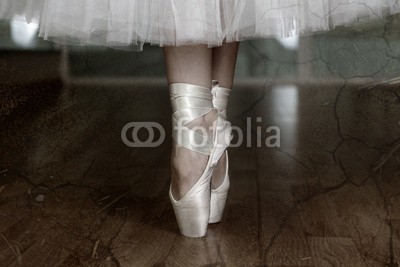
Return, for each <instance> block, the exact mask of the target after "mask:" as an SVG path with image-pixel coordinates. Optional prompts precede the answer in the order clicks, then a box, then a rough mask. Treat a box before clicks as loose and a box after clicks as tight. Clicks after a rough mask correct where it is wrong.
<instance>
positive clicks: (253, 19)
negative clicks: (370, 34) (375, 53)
mask: <svg viewBox="0 0 400 267" xmlns="http://www.w3.org/2000/svg"><path fill="white" fill-rule="evenodd" d="M399 1H400V0H0V19H21V20H26V21H27V22H36V23H38V24H39V25H40V28H39V36H40V37H42V38H44V39H46V40H53V41H56V42H60V43H68V44H78V45H86V44H88V45H102V46H114V47H115V46H136V47H139V49H141V48H142V47H143V44H144V43H150V44H155V45H159V46H166V45H187V44H207V45H208V46H209V47H214V46H219V45H221V44H222V42H223V41H224V40H226V41H227V42H232V41H241V40H246V39H254V38H264V37H270V36H279V37H283V36H289V35H291V34H303V33H310V32H315V31H326V30H329V29H332V28H334V27H335V26H338V25H349V24H353V23H356V22H359V21H365V20H370V19H378V20H379V19H382V18H383V17H384V16H386V15H389V14H393V13H398V12H400V3H399Z"/></svg>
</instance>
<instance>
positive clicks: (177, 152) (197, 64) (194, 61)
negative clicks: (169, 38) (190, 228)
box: [164, 45, 216, 200]
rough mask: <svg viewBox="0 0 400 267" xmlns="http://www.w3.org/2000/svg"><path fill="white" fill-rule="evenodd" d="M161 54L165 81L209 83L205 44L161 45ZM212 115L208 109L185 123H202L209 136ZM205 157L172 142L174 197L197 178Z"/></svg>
mask: <svg viewBox="0 0 400 267" xmlns="http://www.w3.org/2000/svg"><path fill="white" fill-rule="evenodd" d="M164 57H165V64H166V68H167V79H168V84H171V83H190V84H195V85H199V86H203V87H208V88H210V87H211V71H212V50H211V49H209V48H207V46H205V45H196V46H179V47H173V46H171V47H165V48H164ZM210 90H211V88H210ZM215 119H216V112H215V111H212V112H209V113H207V114H206V115H204V116H203V117H201V118H198V119H196V120H194V121H193V122H191V123H190V124H189V125H187V127H189V128H191V127H195V126H202V127H205V128H206V129H208V130H209V131H210V132H209V136H210V134H211V132H212V125H213V122H214V121H215ZM207 161H208V156H206V155H203V154H200V153H197V152H194V151H190V150H188V149H186V148H184V147H180V146H177V145H176V144H175V143H174V144H173V148H172V155H171V169H172V175H171V190H172V194H173V195H174V197H175V198H176V199H177V200H178V199H180V198H182V197H183V196H184V195H185V194H186V193H187V192H188V191H189V189H190V188H192V187H193V185H194V184H195V183H196V182H197V180H198V179H199V178H200V176H201V175H202V174H203V172H204V169H205V168H206V165H207Z"/></svg>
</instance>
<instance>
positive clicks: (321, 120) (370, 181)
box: [0, 81, 400, 266]
mask: <svg viewBox="0 0 400 267" xmlns="http://www.w3.org/2000/svg"><path fill="white" fill-rule="evenodd" d="M10 88H11V87H10ZM13 92H14V93H13V95H12V96H11V97H10V98H8V99H7V100H5V99H4V98H3V99H2V101H3V104H2V109H1V111H2V114H1V115H2V116H1V120H0V121H1V125H2V127H1V133H0V136H1V139H0V150H1V155H0V160H1V161H0V164H1V165H0V175H1V180H0V233H1V238H0V262H2V265H3V266H8V265H19V263H23V264H25V265H30V266H42V265H49V266H56V265H58V264H62V265H65V266H75V265H91V266H132V265H146V266H150V265H164V264H167V265H182V266H186V265H191V264H193V265H214V264H215V265H216V264H221V265H228V266H230V265H250V264H254V265H264V264H266V265H276V266H281V265H290V266H298V265H299V266H385V264H388V266H397V262H398V261H399V259H400V179H399V178H400V151H399V147H400V127H399V126H400V124H399V123H400V122H399V120H400V117H399V114H400V97H399V95H400V91H399V88H396V87H380V88H372V89H368V90H367V89H365V90H360V89H358V88H355V87H350V86H347V85H346V84H338V85H335V86H326V87H319V88H317V87H312V86H295V85H277V86H269V87H267V88H263V87H259V88H254V87H253V88H236V90H235V91H234V93H233V95H232V99H231V102H230V106H229V117H230V118H231V120H232V123H233V125H235V126H238V127H239V128H240V129H243V132H244V134H245V135H244V138H245V141H244V143H243V144H242V145H241V146H238V147H231V148H230V159H231V170H230V172H231V177H232V178H231V179H232V181H231V191H230V195H229V199H228V203H227V208H226V212H225V214H224V217H223V221H222V222H221V223H219V224H216V225H211V226H210V227H209V231H208V234H207V237H205V238H201V239H188V238H184V237H182V236H180V235H179V234H178V228H177V224H176V222H175V218H174V214H173V211H172V207H171V205H170V203H169V200H168V196H167V189H168V185H169V157H170V155H169V150H170V146H171V142H170V137H171V136H170V131H171V127H170V118H169V114H170V111H171V110H170V107H169V102H168V92H167V90H166V88H150V89H146V90H142V89H141V88H138V87H134V86H131V87H129V86H118V85H115V86H107V87H106V86H102V85H98V86H90V87H89V86H86V87H83V86H80V87H77V86H71V85H70V86H64V85H62V84H61V83H60V82H58V81H54V82H48V83H41V84H29V86H27V85H26V84H24V85H23V86H21V87H15V88H13ZM17 92H19V93H17ZM27 92H30V93H29V94H28V93H27ZM10 99H11V100H13V103H14V105H12V106H10V105H8V106H7V105H6V104H7V103H10ZM20 99H22V100H21V101H20ZM14 100H15V101H14ZM257 118H258V119H257ZM132 121H154V122H158V123H161V124H162V125H163V126H164V128H165V131H166V134H167V135H166V137H167V138H166V141H165V142H164V143H163V144H162V145H161V146H159V147H156V148H130V147H128V146H126V145H124V144H123V142H122V141H121V129H122V127H123V126H124V125H125V124H126V123H128V122H132ZM248 121H251V125H250V127H251V128H250V130H251V131H250V132H251V135H250V137H249V136H246V132H247V127H249V126H248V125H247V122H248ZM271 126H278V127H279V129H280V133H281V139H280V145H281V146H280V147H266V146H265V143H264V140H265V139H266V138H267V137H268V133H267V132H266V130H267V129H268V127H271ZM259 129H260V131H261V133H262V138H261V141H262V142H261V146H260V147H257V142H259V141H258V139H257V138H256V135H255V134H256V133H257V131H258V130H259ZM248 138H251V140H250V141H249V142H250V143H251V145H250V146H247V140H248Z"/></svg>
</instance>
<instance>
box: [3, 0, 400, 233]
mask: <svg viewBox="0 0 400 267" xmlns="http://www.w3.org/2000/svg"><path fill="white" fill-rule="evenodd" d="M399 11H400V4H399V0H285V1H282V0H248V1H241V0H218V1H199V0H142V1H136V0H18V1H16V0H0V19H6V20H7V19H21V20H24V21H27V22H32V21H35V22H37V23H38V24H39V36H40V37H42V38H44V39H45V40H50V41H54V42H58V43H61V44H76V45H100V46H109V47H129V48H130V49H133V50H137V51H141V50H143V45H144V44H145V43H149V44H152V45H157V46H160V47H163V50H164V58H165V64H166V69H167V80H168V87H169V90H170V99H171V105H172V110H173V114H172V123H173V133H172V136H173V140H174V142H173V148H172V154H171V184H170V188H169V198H170V200H171V203H172V206H173V209H174V212H175V216H176V219H177V223H178V226H179V229H180V231H181V233H182V234H183V235H185V236H188V237H202V236H205V235H206V232H207V226H208V224H209V223H217V222H219V221H220V220H221V218H222V214H223V211H224V207H225V203H226V199H227V195H228V191H229V184H230V181H229V171H228V169H229V158H228V152H227V150H226V149H227V147H228V146H229V142H230V135H231V128H230V123H229V121H228V120H227V116H226V109H227V106H228V101H229V96H230V94H231V88H232V87H233V80H234V73H235V65H236V58H237V53H238V49H239V43H240V41H243V40H247V39H255V38H266V37H271V36H276V37H284V36H289V35H291V34H307V33H311V32H317V31H327V30H329V29H332V28H334V27H336V26H339V25H350V24H353V23H357V22H362V21H367V20H370V19H381V18H383V17H384V16H386V15H389V14H393V13H398V12H399Z"/></svg>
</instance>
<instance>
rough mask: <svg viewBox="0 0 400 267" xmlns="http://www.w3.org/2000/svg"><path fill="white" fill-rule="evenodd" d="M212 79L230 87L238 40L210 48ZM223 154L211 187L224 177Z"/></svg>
mask: <svg viewBox="0 0 400 267" xmlns="http://www.w3.org/2000/svg"><path fill="white" fill-rule="evenodd" d="M212 50H213V51H212V79H213V80H217V81H218V82H219V85H220V86H221V87H225V88H229V89H231V88H232V85H233V80H234V76H235V67H236V59H237V54H238V50H239V42H233V43H224V44H223V45H222V46H220V47H216V48H213V49H212ZM225 166H226V157H225V154H224V155H223V156H222V157H221V158H220V160H219V161H218V164H217V166H215V168H214V173H213V177H212V180H211V188H213V189H215V188H217V187H218V186H220V185H221V183H222V182H223V179H224V177H225Z"/></svg>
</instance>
